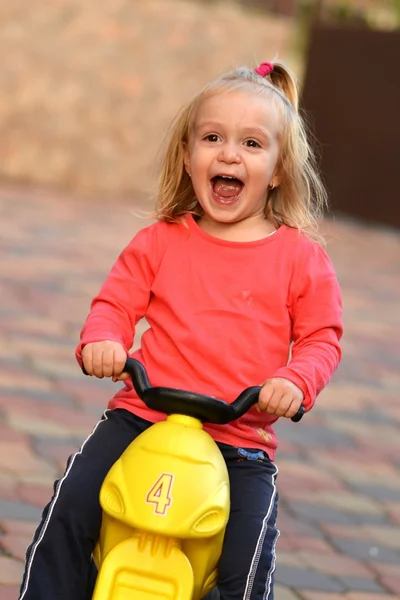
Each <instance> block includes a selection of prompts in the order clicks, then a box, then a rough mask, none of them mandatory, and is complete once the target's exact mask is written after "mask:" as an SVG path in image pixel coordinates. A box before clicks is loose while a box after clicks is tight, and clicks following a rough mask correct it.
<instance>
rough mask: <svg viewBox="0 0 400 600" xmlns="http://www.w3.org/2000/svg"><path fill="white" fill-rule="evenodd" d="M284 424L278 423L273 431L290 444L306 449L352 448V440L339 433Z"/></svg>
mask: <svg viewBox="0 0 400 600" xmlns="http://www.w3.org/2000/svg"><path fill="white" fill-rule="evenodd" d="M285 425H286V424H283V423H278V424H277V425H275V430H276V432H277V433H278V436H279V437H280V438H282V439H283V440H285V441H288V442H290V443H292V444H298V445H300V447H301V446H305V447H307V448H320V447H322V448H327V447H328V448H331V447H334V448H335V447H340V448H353V447H355V443H354V442H353V440H352V439H351V438H350V437H349V436H347V435H345V434H343V433H339V432H336V431H335V432H333V431H331V430H329V429H327V428H318V429H315V428H313V427H307V426H305V425H303V424H302V426H301V427H298V428H296V427H287V426H285Z"/></svg>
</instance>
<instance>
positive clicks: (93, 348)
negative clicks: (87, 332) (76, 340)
mask: <svg viewBox="0 0 400 600" xmlns="http://www.w3.org/2000/svg"><path fill="white" fill-rule="evenodd" d="M126 356H127V354H126V351H125V348H124V347H123V346H122V344H119V343H118V342H110V341H105V342H93V343H92V344H86V346H84V347H83V350H82V362H83V366H84V367H85V369H86V372H87V373H88V374H89V375H94V376H95V377H99V379H102V378H103V377H112V379H113V381H123V380H124V379H127V378H128V377H129V375H128V373H123V372H122V371H123V368H124V366H125V363H126Z"/></svg>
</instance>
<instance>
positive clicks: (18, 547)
mask: <svg viewBox="0 0 400 600" xmlns="http://www.w3.org/2000/svg"><path fill="white" fill-rule="evenodd" d="M31 542H32V538H31V537H28V536H24V535H16V534H12V535H2V536H0V548H2V549H3V551H5V552H6V553H8V554H9V555H11V556H13V557H14V558H16V559H17V560H20V561H24V560H25V554H26V549H27V548H28V546H29V544H30V543H31Z"/></svg>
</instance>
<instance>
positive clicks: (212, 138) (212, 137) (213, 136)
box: [203, 133, 221, 143]
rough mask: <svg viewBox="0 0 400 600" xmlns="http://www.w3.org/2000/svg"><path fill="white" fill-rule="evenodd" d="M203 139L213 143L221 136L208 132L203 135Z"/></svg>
mask: <svg viewBox="0 0 400 600" xmlns="http://www.w3.org/2000/svg"><path fill="white" fill-rule="evenodd" d="M203 139H204V140H206V141H207V142H213V143H215V142H219V141H220V139H221V138H220V137H219V135H217V134H216V133H209V134H208V135H206V136H204V138H203Z"/></svg>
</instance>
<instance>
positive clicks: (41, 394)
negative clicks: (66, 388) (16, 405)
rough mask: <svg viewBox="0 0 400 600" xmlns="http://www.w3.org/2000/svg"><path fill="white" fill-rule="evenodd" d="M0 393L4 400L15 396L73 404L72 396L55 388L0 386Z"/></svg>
mask: <svg viewBox="0 0 400 600" xmlns="http://www.w3.org/2000/svg"><path fill="white" fill-rule="evenodd" d="M0 395H2V396H3V397H4V398H6V399H5V402H6V401H8V402H12V401H13V399H15V398H21V399H22V400H25V401H27V402H28V401H29V400H31V401H32V400H35V401H36V400H39V401H41V402H44V403H46V402H52V403H54V404H61V405H62V406H74V402H73V398H71V396H68V395H67V394H62V393H61V392H59V391H57V390H56V389H54V390H53V389H51V390H48V391H45V390H41V391H38V390H24V389H21V388H19V387H18V382H17V386H16V387H14V388H10V389H7V390H5V389H3V390H2V388H1V387H0Z"/></svg>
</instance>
